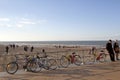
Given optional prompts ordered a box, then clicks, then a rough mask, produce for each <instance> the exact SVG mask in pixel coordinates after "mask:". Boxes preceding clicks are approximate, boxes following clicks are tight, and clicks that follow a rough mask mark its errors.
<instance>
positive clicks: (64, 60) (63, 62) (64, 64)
mask: <svg viewBox="0 0 120 80" xmlns="http://www.w3.org/2000/svg"><path fill="white" fill-rule="evenodd" d="M69 64H70V61H69V60H68V58H67V57H66V56H62V57H61V59H60V65H61V66H62V67H64V68H67V67H68V66H69Z"/></svg>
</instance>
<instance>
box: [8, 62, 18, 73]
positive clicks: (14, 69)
mask: <svg viewBox="0 0 120 80" xmlns="http://www.w3.org/2000/svg"><path fill="white" fill-rule="evenodd" d="M17 70H18V64H17V63H16V62H10V63H8V64H7V66H6V71H7V73H9V74H15V73H16V72H17Z"/></svg>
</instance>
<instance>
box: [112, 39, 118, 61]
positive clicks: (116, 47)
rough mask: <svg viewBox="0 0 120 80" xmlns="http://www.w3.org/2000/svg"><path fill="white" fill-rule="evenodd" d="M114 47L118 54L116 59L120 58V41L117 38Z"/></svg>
mask: <svg viewBox="0 0 120 80" xmlns="http://www.w3.org/2000/svg"><path fill="white" fill-rule="evenodd" d="M113 48H114V52H115V55H116V60H119V58H118V56H119V43H118V41H117V40H116V41H115V43H114V47H113Z"/></svg>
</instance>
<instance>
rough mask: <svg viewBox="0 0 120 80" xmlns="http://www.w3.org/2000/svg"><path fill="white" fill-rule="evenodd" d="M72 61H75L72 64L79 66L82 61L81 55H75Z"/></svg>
mask: <svg viewBox="0 0 120 80" xmlns="http://www.w3.org/2000/svg"><path fill="white" fill-rule="evenodd" d="M74 61H75V62H74V64H75V65H77V66H80V65H81V63H82V60H81V57H80V56H79V55H75V57H74Z"/></svg>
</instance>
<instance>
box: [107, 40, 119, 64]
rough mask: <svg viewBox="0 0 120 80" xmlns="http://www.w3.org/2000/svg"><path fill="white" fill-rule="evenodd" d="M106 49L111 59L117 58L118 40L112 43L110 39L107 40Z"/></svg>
mask: <svg viewBox="0 0 120 80" xmlns="http://www.w3.org/2000/svg"><path fill="white" fill-rule="evenodd" d="M106 49H107V51H108V53H109V55H110V59H111V61H113V62H114V61H115V60H119V43H118V40H116V41H115V42H114V43H113V42H112V40H109V41H108V43H107V44H106Z"/></svg>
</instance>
